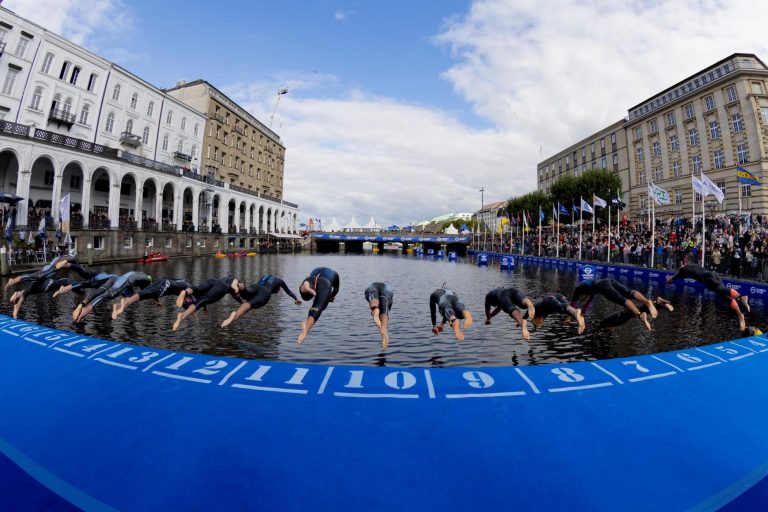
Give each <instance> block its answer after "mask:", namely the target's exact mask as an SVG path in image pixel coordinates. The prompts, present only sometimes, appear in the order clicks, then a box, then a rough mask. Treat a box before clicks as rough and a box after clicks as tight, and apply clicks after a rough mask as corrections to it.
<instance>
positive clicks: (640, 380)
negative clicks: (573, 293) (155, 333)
mask: <svg viewBox="0 0 768 512" xmlns="http://www.w3.org/2000/svg"><path fill="white" fill-rule="evenodd" d="M318 334H319V333H318ZM309 342H311V340H310V341H309ZM309 342H308V343H309ZM464 343H472V341H471V340H469V339H468V340H467V341H465V342H464ZM766 374H768V339H767V338H765V337H763V336H755V337H750V338H744V339H740V340H734V341H730V342H723V343H716V344H713V345H709V346H704V347H699V348H689V349H686V350H682V351H676V352H668V353H660V354H654V355H649V356H636V357H631V358H622V359H610V360H602V361H590V362H579V363H566V364H556V365H541V366H526V367H483V368H432V367H429V368H392V367H358V366H341V365H334V366H322V365H312V364H291V363H275V362H270V361H264V360H243V359H237V358H228V357H215V356H207V355H201V354H189V353H184V352H176V351H169V350H163V349H155V348H149V347H139V346H135V345H130V344H126V343H119V342H114V341H105V340H99V339H95V338H90V337H86V336H81V335H79V334H77V333H72V332H64V331H58V330H55V329H50V328H47V327H43V326H38V325H34V324H29V323H26V322H22V321H17V320H13V319H11V318H8V317H0V404H2V405H1V407H2V416H0V418H1V419H0V471H1V472H2V475H3V478H1V479H0V496H1V498H0V502H2V503H3V505H4V509H5V510H51V509H55V510H60V509H68V508H71V506H74V507H77V508H82V509H85V510H110V509H117V510H167V509H169V508H173V509H174V510H213V509H215V510H253V509H263V510H273V509H278V510H306V506H307V505H306V504H307V503H308V502H311V503H312V507H311V508H313V509H318V510H343V509H348V508H349V506H350V504H351V503H366V504H367V508H370V509H378V510H380V509H384V510H393V509H404V510H414V509H424V510H446V511H448V510H466V509H467V508H472V509H497V510H498V509H507V508H509V507H510V505H511V504H513V506H514V508H519V509H523V510H554V509H559V508H562V506H563V504H564V503H567V504H568V507H569V508H572V509H574V510H617V509H620V510H628V511H633V510H661V509H664V510H687V509H697V510H715V509H718V508H720V507H723V506H725V505H728V504H731V505H733V506H734V507H735V508H736V509H741V510H759V509H762V507H763V506H764V504H765V502H764V501H763V499H764V496H765V492H766V490H768V480H766V474H767V473H768V465H767V464H766V461H768V436H765V433H764V432H765V429H764V426H765V425H766V424H768V394H767V393H765V392H764V391H763V389H764V387H765V375H766ZM660 396H663V397H664V400H659V397H660ZM398 461H402V462H401V463H398ZM692 461H695V463H692ZM384 465H386V466H388V467H389V466H391V465H396V467H397V470H396V471H392V472H390V473H388V475H387V477H385V478H382V467H384ZM468 468H474V469H475V470H471V471H468ZM511 481H513V482H515V485H510V482H511ZM371 482H375V492H372V487H371ZM225 490H226V492H224V491H225ZM480 491H482V492H480ZM70 504H71V505H70Z"/></svg>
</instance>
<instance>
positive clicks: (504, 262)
mask: <svg viewBox="0 0 768 512" xmlns="http://www.w3.org/2000/svg"><path fill="white" fill-rule="evenodd" d="M499 267H500V269H501V270H513V269H514V268H515V258H514V257H512V256H502V258H501V262H500V264H499Z"/></svg>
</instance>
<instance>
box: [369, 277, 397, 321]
mask: <svg viewBox="0 0 768 512" xmlns="http://www.w3.org/2000/svg"><path fill="white" fill-rule="evenodd" d="M374 299H377V300H378V301H379V314H380V315H389V310H390V309H392V302H393V300H394V291H393V290H392V287H391V286H389V283H371V284H370V285H368V288H366V289H365V300H367V301H368V302H371V301H372V300H374Z"/></svg>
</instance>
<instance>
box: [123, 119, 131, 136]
mask: <svg viewBox="0 0 768 512" xmlns="http://www.w3.org/2000/svg"><path fill="white" fill-rule="evenodd" d="M125 131H126V132H128V133H133V119H129V120H128V122H126V123H125Z"/></svg>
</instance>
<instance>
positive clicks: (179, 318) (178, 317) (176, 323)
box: [173, 313, 184, 332]
mask: <svg viewBox="0 0 768 512" xmlns="http://www.w3.org/2000/svg"><path fill="white" fill-rule="evenodd" d="M183 314H184V313H179V314H178V315H176V321H175V322H173V332H176V331H177V330H178V328H179V325H180V324H181V316H182V315H183Z"/></svg>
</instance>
